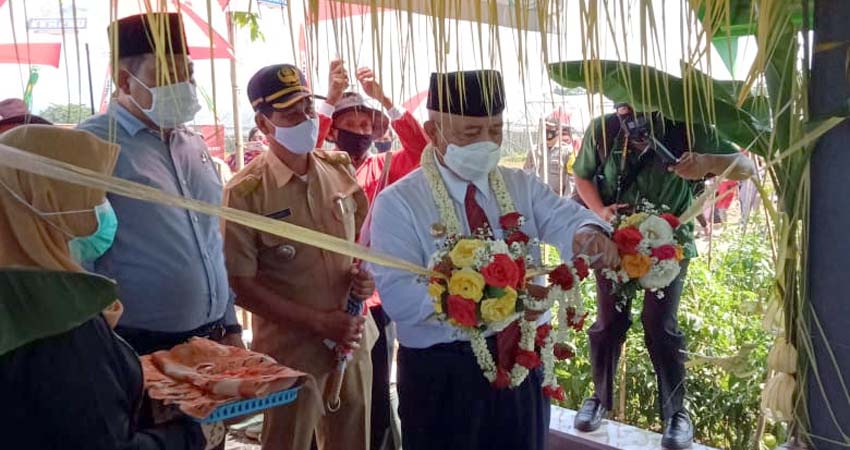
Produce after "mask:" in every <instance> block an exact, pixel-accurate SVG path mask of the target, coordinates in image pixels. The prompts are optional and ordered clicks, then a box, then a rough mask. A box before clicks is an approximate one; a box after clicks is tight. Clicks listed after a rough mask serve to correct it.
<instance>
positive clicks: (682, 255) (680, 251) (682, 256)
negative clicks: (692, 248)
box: [676, 245, 685, 261]
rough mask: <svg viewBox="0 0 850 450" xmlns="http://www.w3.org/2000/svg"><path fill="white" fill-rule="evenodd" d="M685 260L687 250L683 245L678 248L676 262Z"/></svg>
mask: <svg viewBox="0 0 850 450" xmlns="http://www.w3.org/2000/svg"><path fill="white" fill-rule="evenodd" d="M683 259H685V249H684V248H682V246H681V245H677V246H676V261H681V260H683Z"/></svg>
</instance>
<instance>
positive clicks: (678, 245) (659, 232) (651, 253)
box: [603, 203, 687, 308]
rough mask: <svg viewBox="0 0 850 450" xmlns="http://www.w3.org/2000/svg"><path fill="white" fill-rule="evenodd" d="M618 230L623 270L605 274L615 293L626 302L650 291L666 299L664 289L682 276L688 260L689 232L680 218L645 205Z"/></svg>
mask: <svg viewBox="0 0 850 450" xmlns="http://www.w3.org/2000/svg"><path fill="white" fill-rule="evenodd" d="M614 228H615V231H614V235H613V237H612V239H613V241H614V243H615V244H617V250H618V251H619V254H620V261H621V267H620V270H616V271H615V270H611V269H604V270H603V274H604V275H605V277H606V278H608V279H610V280H611V281H613V282H614V285H615V287H614V290H615V292H616V293H617V294H619V296H620V297H621V298H622V299H623V300H624V301H625V299H627V298H631V297H633V296H634V295H635V294H636V292H637V291H638V290H650V291H652V292H654V293H655V294H656V296H658V298H663V296H664V294H663V292H662V291H663V289H665V288H666V287H667V286H669V285H670V284H671V283H672V282H673V281H674V280H675V279H676V277H677V276H679V271H680V270H681V268H680V266H679V263H680V261H682V259H684V249H683V243H684V242H685V241H686V233H687V230H686V229H684V228H683V227H681V222H680V221H679V218H678V217H676V216H675V215H673V214H670V213H662V212H660V211H658V210H657V209H655V208H654V206H653V205H651V204H649V203H644V205H643V207H642V208H641V210H640V211H639V212H635V213H633V214H630V215H626V216H619V217H617V218H616V219H615V220H614ZM621 307H622V305H618V308H621Z"/></svg>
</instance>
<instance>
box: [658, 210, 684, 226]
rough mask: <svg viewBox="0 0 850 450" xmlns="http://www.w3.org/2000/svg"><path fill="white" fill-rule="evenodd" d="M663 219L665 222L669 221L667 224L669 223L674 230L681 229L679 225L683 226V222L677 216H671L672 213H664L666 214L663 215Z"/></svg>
mask: <svg viewBox="0 0 850 450" xmlns="http://www.w3.org/2000/svg"><path fill="white" fill-rule="evenodd" d="M661 218H662V219H664V220H666V221H667V223H669V224H670V227H672V228H673V229H674V230H675V229H676V228H679V225H681V224H682V222H681V221H680V220H679V218H678V217H676V216H674V215H673V214H670V213H664V214H662V215H661Z"/></svg>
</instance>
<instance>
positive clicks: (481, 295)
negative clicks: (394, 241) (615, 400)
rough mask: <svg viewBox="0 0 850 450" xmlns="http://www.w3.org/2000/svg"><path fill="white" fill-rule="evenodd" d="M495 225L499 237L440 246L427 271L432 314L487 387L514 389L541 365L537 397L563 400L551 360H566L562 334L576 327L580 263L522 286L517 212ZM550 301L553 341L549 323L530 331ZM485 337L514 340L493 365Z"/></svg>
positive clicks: (523, 253)
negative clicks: (458, 337) (457, 336)
mask: <svg viewBox="0 0 850 450" xmlns="http://www.w3.org/2000/svg"><path fill="white" fill-rule="evenodd" d="M500 222H501V223H500V224H501V225H502V229H503V230H504V231H505V232H504V235H505V236H507V237H506V238H505V239H482V238H470V237H460V236H456V235H450V236H448V237H446V238H445V240H443V241H442V243H441V245H440V247H439V249H438V251H437V252H436V253H435V254H434V255H433V256H432V259H431V268H432V269H433V270H434V272H435V273H437V274H439V275H440V276H434V277H432V278H431V280H430V283H429V285H428V293H429V295H430V296H431V298H432V299H433V302H434V311H435V316H436V318H437V319H438V320H440V321H443V322H446V323H449V324H451V325H452V326H455V327H457V328H460V329H461V330H463V331H464V332H466V333H467V334H468V335H469V337H470V341H471V345H472V349H473V352H474V353H475V357H476V360H477V362H478V365H479V367H481V369H482V371H483V373H484V377H485V378H487V380H488V381H490V382H491V383H492V384H493V386H494V387H497V388H506V387H516V386H519V385H520V384H522V382H523V381H524V380H525V378H526V377H527V376H528V373H529V370H533V369H536V368H538V367H540V366H542V367H543V370H544V380H543V389H544V393H545V394H546V395H548V396H550V397H552V398H556V399H563V395H564V393H563V390H562V389H561V387H560V386H558V384H557V382H556V380H555V376H554V374H553V368H554V359H555V358H559V359H567V358H569V357H572V356H573V350H572V348H571V347H570V346H569V345H568V344H566V343H565V341H566V338H567V336H566V334H567V332H568V330H569V329H575V330H581V328H582V327H583V325H584V318H585V316H586V313H584V312H583V310H582V305H581V299H580V298H579V295H578V289H577V286H578V282H579V281H580V280H582V279H583V278H585V277H587V275H588V272H589V269H588V266H587V260H586V259H585V258H581V257H580V258H577V259H576V260H575V261H573V263H572V264H561V265H560V266H558V267H556V268H555V269H554V270H552V271H551V272H550V273H549V281H550V283H551V284H550V285H549V286H548V287H544V286H538V285H534V284H530V283H527V281H526V280H527V278H528V277H527V270H526V267H528V266H529V265H531V264H532V263H533V260H532V258H531V257H530V256H529V252H528V248H529V246H530V245H534V243H530V242H529V238H528V236H527V235H526V234H524V233H523V232H522V231H520V227H521V225H522V216H521V215H520V214H518V213H516V212H513V213H510V214H507V215H504V216H502V218H501V220H500ZM535 273H545V272H541V271H540V270H539V269H538V270H535ZM556 303H557V304H558V306H559V309H558V312H559V323H560V324H561V325H562V326H561V327H560V329H559V330H558V333H557V336H555V335H554V334H555V333H552V328H551V326H550V325H548V324H545V325H542V326H539V327H538V326H537V319H538V318H539V316H540V315H541V314H543V313H545V312H546V311H548V310H550V309H551V308H552V307H553V306H554V305H555V304H556ZM487 332H501V333H505V334H508V335H510V334H513V335H514V337H515V339H514V340H513V341H516V345H515V346H510V347H513V348H510V347H509V348H503V347H504V346H503V345H502V344H501V342H500V343H499V344H498V347H500V348H499V349H498V354H499V364H498V365H497V364H496V361H495V360H494V358H493V356H492V355H491V353H490V349H489V348H488V346H487V341H486V339H485V333H487ZM517 334H518V336H517ZM500 337H501V336H500ZM517 337H518V338H517Z"/></svg>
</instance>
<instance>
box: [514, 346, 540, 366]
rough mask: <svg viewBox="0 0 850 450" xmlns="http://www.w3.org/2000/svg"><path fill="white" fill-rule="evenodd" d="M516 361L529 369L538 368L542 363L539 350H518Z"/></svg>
mask: <svg viewBox="0 0 850 450" xmlns="http://www.w3.org/2000/svg"><path fill="white" fill-rule="evenodd" d="M516 363H517V364H519V365H521V366H522V367H525V368H526V369H528V370H531V369H536V368H537V367H539V366H540V364H541V362H540V355H538V354H537V352H530V351H528V350H519V351H518V352H516Z"/></svg>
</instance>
